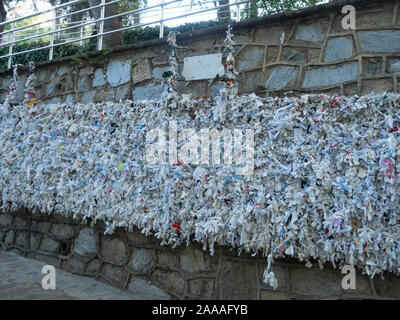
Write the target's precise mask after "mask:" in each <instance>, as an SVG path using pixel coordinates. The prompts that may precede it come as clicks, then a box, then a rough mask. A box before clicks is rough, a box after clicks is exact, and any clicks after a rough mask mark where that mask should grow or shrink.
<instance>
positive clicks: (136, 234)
mask: <svg viewBox="0 0 400 320" xmlns="http://www.w3.org/2000/svg"><path fill="white" fill-rule="evenodd" d="M125 235H126V237H127V239H128V242H129V243H132V244H134V245H139V246H148V245H151V243H152V241H151V238H150V237H148V236H146V235H144V234H143V233H141V232H140V230H138V229H136V228H135V229H134V230H133V231H126V232H125Z"/></svg>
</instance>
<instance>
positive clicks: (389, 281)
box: [356, 275, 400, 300]
mask: <svg viewBox="0 0 400 320" xmlns="http://www.w3.org/2000/svg"><path fill="white" fill-rule="evenodd" d="M357 280H358V277H357ZM372 282H373V284H374V287H375V290H376V293H377V295H378V296H380V297H386V298H395V299H397V300H398V299H400V279H399V278H398V277H396V276H393V275H386V276H385V277H384V279H382V278H381V277H380V275H376V276H375V278H374V279H373V280H372ZM356 286H357V282H356Z"/></svg>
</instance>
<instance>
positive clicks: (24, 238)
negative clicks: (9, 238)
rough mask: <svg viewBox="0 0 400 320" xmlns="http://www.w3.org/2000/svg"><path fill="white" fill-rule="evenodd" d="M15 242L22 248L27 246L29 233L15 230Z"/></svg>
mask: <svg viewBox="0 0 400 320" xmlns="http://www.w3.org/2000/svg"><path fill="white" fill-rule="evenodd" d="M15 244H16V245H17V246H19V247H22V248H26V249H27V248H29V233H28V232H27V231H19V232H17V236H16V238H15Z"/></svg>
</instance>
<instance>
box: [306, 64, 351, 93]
mask: <svg viewBox="0 0 400 320" xmlns="http://www.w3.org/2000/svg"><path fill="white" fill-rule="evenodd" d="M358 69H359V67H358V62H351V63H347V64H344V65H341V66H332V67H321V68H316V69H308V70H306V71H305V74H304V80H303V84H302V87H303V88H313V87H328V86H335V85H338V84H341V83H344V82H349V81H356V80H357V78H358Z"/></svg>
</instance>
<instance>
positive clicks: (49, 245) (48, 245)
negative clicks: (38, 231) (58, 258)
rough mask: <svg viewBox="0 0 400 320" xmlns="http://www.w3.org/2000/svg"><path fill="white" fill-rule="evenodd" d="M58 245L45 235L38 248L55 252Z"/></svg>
mask: <svg viewBox="0 0 400 320" xmlns="http://www.w3.org/2000/svg"><path fill="white" fill-rule="evenodd" d="M58 246H59V244H58V242H57V241H54V240H53V239H51V238H49V237H47V236H46V237H44V238H43V240H42V243H41V245H40V250H43V251H46V252H51V253H57V252H58Z"/></svg>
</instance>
